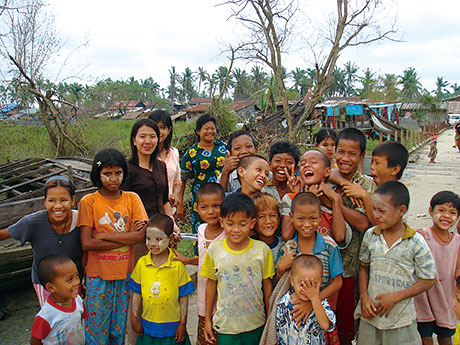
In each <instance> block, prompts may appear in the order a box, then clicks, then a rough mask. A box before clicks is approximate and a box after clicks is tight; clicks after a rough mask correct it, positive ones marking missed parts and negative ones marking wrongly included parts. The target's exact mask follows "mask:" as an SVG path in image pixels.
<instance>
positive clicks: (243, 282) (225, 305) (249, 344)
mask: <svg viewBox="0 0 460 345" xmlns="http://www.w3.org/2000/svg"><path fill="white" fill-rule="evenodd" d="M220 212H221V217H220V223H221V225H222V227H223V228H224V231H225V234H226V238H224V239H222V240H219V241H217V242H214V243H212V244H211V245H210V246H209V248H208V252H207V253H206V256H205V259H204V263H203V267H202V269H201V272H200V274H201V275H202V276H204V277H205V278H207V279H208V281H207V284H206V316H205V329H204V334H205V338H206V339H207V341H211V340H212V339H214V338H215V336H214V332H213V328H214V330H215V331H216V332H217V342H218V344H219V345H226V344H232V345H233V344H241V345H253V344H257V343H258V342H259V339H260V336H261V334H262V330H263V325H264V323H265V317H266V316H265V310H268V300H269V297H270V294H271V292H272V289H273V285H272V281H271V278H272V277H273V275H274V274H275V272H274V268H273V258H272V254H271V251H270V248H268V246H267V245H266V244H265V243H263V242H261V241H258V240H253V239H251V238H249V232H250V230H251V229H252V228H253V227H254V225H255V223H256V218H255V216H256V208H255V206H254V202H253V201H252V199H251V198H250V197H248V196H247V195H244V194H241V193H237V194H231V195H229V196H227V197H226V198H225V199H224V201H223V202H222V204H221V207H220ZM216 297H217V302H216ZM215 303H217V304H216V307H217V309H216V312H215V313H214V316H213V315H212V311H213V308H214V304H215Z"/></svg>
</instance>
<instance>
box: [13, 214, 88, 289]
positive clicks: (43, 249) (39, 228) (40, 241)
mask: <svg viewBox="0 0 460 345" xmlns="http://www.w3.org/2000/svg"><path fill="white" fill-rule="evenodd" d="M77 217H78V212H77V211H76V210H72V223H71V225H70V231H69V232H68V233H66V234H58V233H57V232H55V231H54V230H53V228H52V227H51V225H50V222H49V220H48V212H47V211H46V210H42V211H38V212H35V213H32V214H29V215H27V216H25V217H23V218H21V219H20V220H19V221H18V222H16V223H15V224H13V225H10V226H9V227H8V233H9V234H10V236H11V237H12V238H14V239H15V240H18V241H20V242H21V246H23V245H24V244H25V243H26V242H30V244H31V245H32V251H33V253H34V261H33V264H32V282H33V283H34V284H40V280H39V279H38V275H37V265H38V263H39V262H40V260H41V259H43V258H44V257H45V256H47V255H50V254H61V255H66V256H68V257H69V258H71V259H72V260H73V262H74V263H75V265H77V268H78V273H79V275H80V278H82V274H83V269H82V266H81V256H82V249H81V240H80V229H79V228H77Z"/></svg>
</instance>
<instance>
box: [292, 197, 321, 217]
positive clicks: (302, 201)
mask: <svg viewBox="0 0 460 345" xmlns="http://www.w3.org/2000/svg"><path fill="white" fill-rule="evenodd" d="M297 205H314V206H318V212H319V213H321V202H320V201H319V198H318V197H317V196H316V195H315V194H313V193H310V192H302V193H299V194H297V195H296V196H295V197H294V199H292V203H291V213H292V214H294V209H295V207H296V206H297Z"/></svg>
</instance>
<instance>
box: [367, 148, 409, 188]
mask: <svg viewBox="0 0 460 345" xmlns="http://www.w3.org/2000/svg"><path fill="white" fill-rule="evenodd" d="M372 156H385V157H386V158H387V162H388V165H387V167H388V168H393V167H395V166H397V165H399V166H400V167H401V169H400V170H399V172H398V174H397V175H396V177H397V178H398V180H399V179H400V178H401V176H402V174H403V172H404V169H406V166H407V161H408V160H409V152H408V151H407V149H406V148H405V147H404V145H402V144H400V143H397V142H396V141H385V142H383V143H381V144H379V145H377V146H376V147H375V149H374V151H372Z"/></svg>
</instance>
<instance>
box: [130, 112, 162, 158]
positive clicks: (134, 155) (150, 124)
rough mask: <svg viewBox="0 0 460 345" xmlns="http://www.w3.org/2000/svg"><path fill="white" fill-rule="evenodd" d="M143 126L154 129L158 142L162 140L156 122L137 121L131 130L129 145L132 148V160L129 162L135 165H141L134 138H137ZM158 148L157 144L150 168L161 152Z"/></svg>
mask: <svg viewBox="0 0 460 345" xmlns="http://www.w3.org/2000/svg"><path fill="white" fill-rule="evenodd" d="M142 126H147V127H150V128H152V129H153V130H154V131H155V133H156V135H157V138H158V140H160V130H159V129H158V126H157V124H156V122H155V121H153V120H150V119H140V120H137V121H136V122H135V123H134V125H133V128H132V129H131V136H130V143H129V144H130V147H131V158H130V159H129V161H130V162H131V163H133V164H134V165H139V157H138V154H137V147H136V146H134V138H135V137H136V135H137V132H138V131H139V129H140V128H141V127H142ZM158 147H159V145H158V143H157V146H156V147H155V150H153V152H152V154H151V155H150V166H153V163H154V162H155V160H156V159H157V155H158V152H159V149H158Z"/></svg>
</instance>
